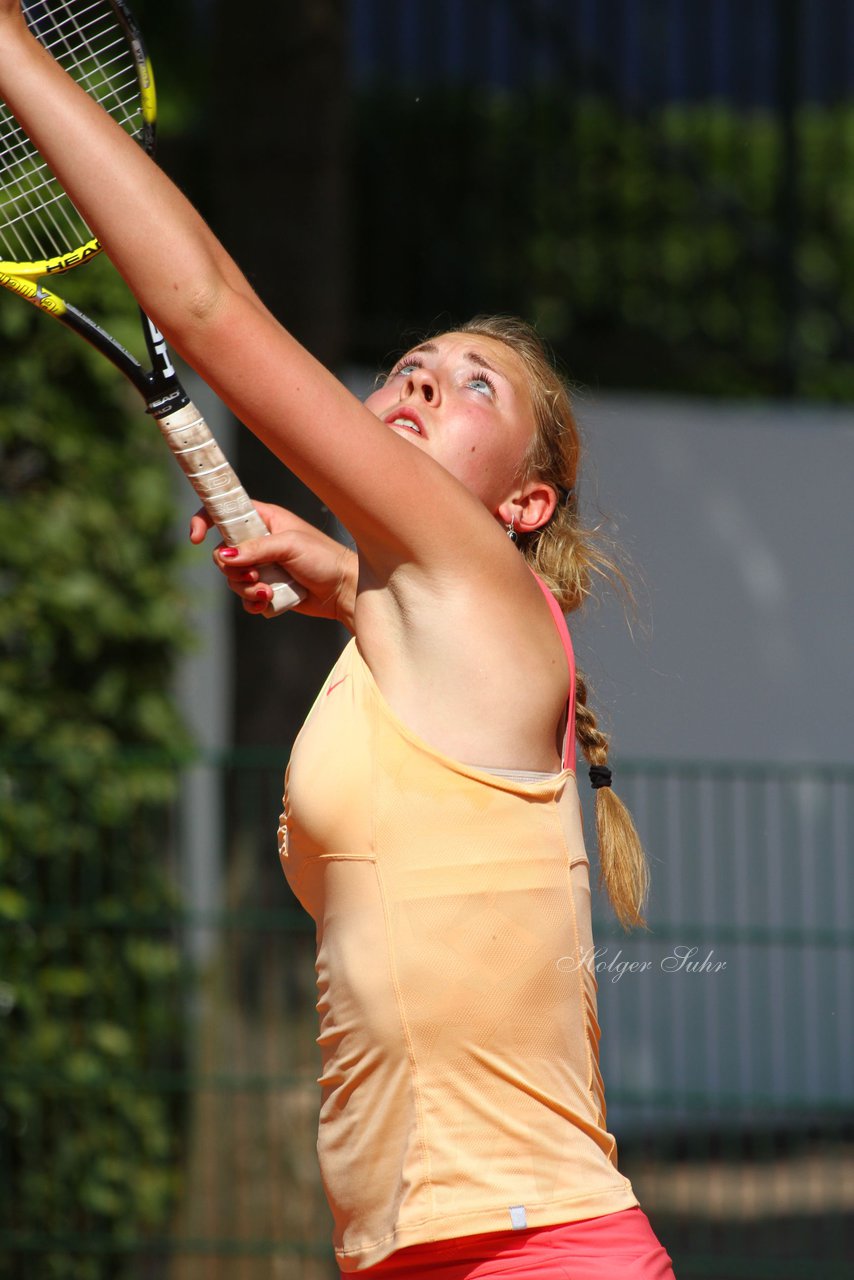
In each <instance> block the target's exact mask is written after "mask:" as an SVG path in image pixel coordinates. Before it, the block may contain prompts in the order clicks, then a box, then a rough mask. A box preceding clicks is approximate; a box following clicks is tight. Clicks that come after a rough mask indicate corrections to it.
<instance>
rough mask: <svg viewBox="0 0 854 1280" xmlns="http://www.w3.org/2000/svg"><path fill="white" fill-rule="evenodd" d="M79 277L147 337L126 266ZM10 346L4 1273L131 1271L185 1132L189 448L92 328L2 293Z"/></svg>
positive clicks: (2, 940) (3, 851)
mask: <svg viewBox="0 0 854 1280" xmlns="http://www.w3.org/2000/svg"><path fill="white" fill-rule="evenodd" d="M81 274H82V277H83V278H82V279H81V281H80V282H79V283H80V287H79V288H78V289H77V290H76V291H75V292H76V298H75V301H78V302H79V304H80V305H81V306H83V307H84V309H86V310H93V311H94V308H95V299H96V298H97V299H98V303H99V306H100V314H101V316H102V317H103V315H104V306H105V305H106V308H107V310H108V312H109V314H108V315H107V316H106V317H105V322H106V324H107V327H108V328H110V329H111V330H112V331H114V332H116V333H118V334H119V336H123V337H124V338H125V339H126V341H127V345H129V346H130V345H132V344H133V343H134V342H135V341H136V338H135V330H136V320H135V317H134V315H133V311H132V304H130V303H129V300H128V299H127V297H126V295H125V293H124V290H123V287H122V286H121V285H120V284H119V283H118V282H117V281H116V280H115V277H114V275H113V273H112V271H111V269H110V267H109V265H108V264H107V263H106V262H104V263H92V264H91V266H90V267H88V268H87V270H86V271H85V272H83V273H81ZM69 283H76V282H71V281H69ZM81 290H82V292H81ZM0 339H2V343H3V361H2V365H0V497H2V502H0V543H1V544H2V547H3V554H2V565H0V585H1V586H2V590H0V735H2V742H3V755H2V758H0V886H2V887H0V1037H2V1047H0V1062H2V1067H0V1071H2V1077H0V1078H2V1088H3V1097H2V1105H0V1168H2V1177H3V1182H4V1187H5V1188H6V1190H5V1193H4V1195H3V1197H2V1205H3V1207H2V1210H0V1230H2V1232H3V1234H4V1235H5V1236H6V1240H5V1244H4V1248H3V1249H2V1250H0V1257H2V1259H3V1260H2V1261H0V1276H2V1277H4V1280H5V1278H6V1277H8V1278H9V1280H11V1277H13V1276H16V1277H17V1276H20V1275H23V1274H35V1273H37V1274H39V1275H44V1276H46V1277H56V1278H57V1280H59V1278H60V1277H61V1278H62V1280H102V1278H104V1280H105V1278H106V1277H108V1276H109V1277H110V1280H115V1278H116V1277H119V1276H121V1275H122V1274H124V1268H125V1263H124V1261H123V1258H124V1257H125V1256H126V1255H125V1253H124V1252H122V1250H123V1249H124V1243H123V1242H126V1241H127V1239H128V1238H135V1237H139V1236H140V1235H143V1234H145V1233H146V1232H150V1231H153V1230H155V1229H157V1228H158V1227H161V1226H162V1225H163V1223H164V1220H165V1218H166V1216H167V1215H168V1213H169V1211H170V1206H171V1203H172V1200H173V1198H174V1194H175V1190H176V1184H175V1178H176V1175H175V1172H174V1167H175V1159H174V1157H175V1152H176V1144H177V1142H178V1135H179V1133H180V1124H179V1123H178V1122H179V1120H180V1109H179V1108H178V1107H177V1106H176V1103H175V1101H174V1098H175V1095H174V1094H173V1095H171V1096H170V1095H169V1094H168V1093H167V1094H166V1095H164V1094H163V1093H162V1092H161V1093H158V1092H157V1091H156V1090H155V1088H154V1087H153V1085H152V1083H151V1080H152V1078H153V1076H152V1073H159V1072H160V1073H162V1072H163V1071H164V1070H166V1069H168V1068H169V1067H170V1066H172V1065H174V1064H175V1063H176V1061H177V1058H178V1057H179V1053H180V1049H179V1039H178V1027H179V1021H178V1019H179V1014H180V1010H179V1009H178V1008H177V1007H176V1001H175V998H174V996H173V994H172V993H173V990H174V988H175V985H176V984H175V977H176V971H177V969H178V966H179V952H178V949H177V947H176V946H175V943H174V940H173V938H172V936H171V934H170V929H169V918H170V912H171V911H172V908H173V907H174V906H175V892H174V889H173V888H172V887H171V884H170V881H169V878H168V876H167V874H166V870H165V867H164V858H163V852H164V849H165V848H166V847H168V840H167V833H166V830H165V820H166V814H167V806H168V802H169V801H170V800H171V798H172V794H173V787H174V782H173V779H174V769H172V768H169V767H167V766H166V765H165V764H164V763H163V762H162V758H161V757H162V755H163V753H164V751H165V750H166V749H167V748H174V747H175V746H176V745H180V744H181V743H182V742H183V741H185V739H184V733H183V729H182V727H181V724H180V721H179V718H178V716H177V714H176V711H175V709H174V707H173V705H172V702H171V700H170V698H169V694H168V682H169V678H170V672H171V666H172V661H173V656H174V654H175V652H176V648H177V647H179V646H181V645H183V644H185V642H186V630H185V626H184V624H183V622H182V620H181V615H182V609H181V599H180V594H179V590H178V584H177V581H176V565H177V558H176V557H177V552H176V550H175V548H174V546H173V540H172V537H171V524H172V517H173V513H172V507H171V502H170V493H169V481H168V473H167V467H168V466H170V465H171V463H170V461H169V459H168V455H166V452H165V450H163V447H162V444H161V442H160V441H159V438H158V434H157V431H156V430H155V429H154V428H153V427H152V425H151V424H150V423H149V422H148V421H147V420H146V419H145V417H144V415H143V413H142V406H141V404H140V403H136V402H135V398H133V397H135V393H133V392H128V391H127V390H126V388H125V386H124V385H123V380H122V379H121V378H120V377H119V375H118V374H116V373H115V371H114V370H112V369H111V368H110V367H109V366H108V365H107V364H106V363H105V362H104V361H103V359H102V358H101V357H99V356H97V355H96V354H95V353H94V352H91V351H90V350H89V349H88V347H86V345H85V344H84V343H81V342H80V341H79V340H77V339H76V338H73V337H72V336H71V335H69V334H67V333H66V332H64V331H63V330H62V329H61V328H60V326H58V325H56V324H54V323H53V322H51V321H48V320H47V319H45V318H43V317H40V316H38V315H37V314H36V313H35V312H34V311H31V310H30V309H29V308H28V307H26V306H24V305H23V304H21V303H20V302H18V301H17V300H15V299H11V298H6V297H5V296H4V297H3V298H2V299H0ZM45 371H49V376H45ZM129 748H133V749H134V751H133V752H129ZM129 926H133V927H132V931H131V929H130V928H129ZM93 1236H94V1237H97V1238H98V1239H99V1241H100V1246H99V1247H100V1250H101V1251H100V1252H96V1253H94V1254H93V1255H92V1256H89V1257H86V1256H84V1254H83V1253H82V1252H75V1248H74V1246H75V1243H76V1244H77V1245H78V1246H79V1244H80V1241H81V1239H82V1238H84V1237H88V1238H90V1239H91V1238H92V1237H93ZM39 1242H41V1244H40V1243H39ZM119 1245H121V1249H120V1250H119V1252H118V1253H113V1252H111V1250H112V1249H113V1248H114V1246H115V1247H118V1246H119ZM41 1249H44V1251H45V1252H44V1253H43V1255H42V1256H40V1257H39V1260H38V1264H37V1266H36V1268H35V1271H33V1270H32V1267H33V1263H32V1254H33V1251H34V1250H35V1251H40V1250H41Z"/></svg>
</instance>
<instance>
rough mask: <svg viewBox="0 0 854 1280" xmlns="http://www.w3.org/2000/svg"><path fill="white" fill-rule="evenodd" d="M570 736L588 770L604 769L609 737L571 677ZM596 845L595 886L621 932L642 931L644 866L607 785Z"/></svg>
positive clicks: (599, 804) (625, 814) (600, 792)
mask: <svg viewBox="0 0 854 1280" xmlns="http://www.w3.org/2000/svg"><path fill="white" fill-rule="evenodd" d="M575 736H576V738H577V739H578V745H579V746H580V747H581V750H582V752H583V753H584V758H585V760H586V761H587V763H588V764H589V765H593V766H596V765H599V766H602V765H607V763H608V746H609V742H608V737H607V734H604V733H603V732H602V730H601V729H600V728H599V727H598V725H597V723H596V717H595V716H594V714H593V712H592V711H591V710H590V708H589V707H588V705H587V683H586V681H585V679H584V676H583V675H582V674H581V672H580V671H577V672H576V673H575ZM595 809H596V840H597V843H598V845H599V883H600V885H604V886H605V891H606V893H607V894H608V899H609V901H610V903H611V906H612V907H613V908H614V914H615V915H616V917H617V919H618V920H619V922H620V924H621V925H622V926H623V928H624V929H631V928H632V927H634V926H636V925H639V926H641V927H646V921H645V920H644V918H643V905H644V902H645V900H646V896H647V893H648V891H649V867H648V866H647V861H646V856H645V854H644V851H643V846H642V844H641V842H640V837H639V836H638V833H637V831H636V829H635V824H634V822H633V821H632V815H631V814H630V813H629V811H628V809H627V808H626V806H625V805H624V804H623V802H622V800H621V799H620V797H619V796H618V795H616V794H615V792H614V791H613V790H612V788H611V786H610V783H609V784H608V785H607V786H602V787H597V788H596V800H595Z"/></svg>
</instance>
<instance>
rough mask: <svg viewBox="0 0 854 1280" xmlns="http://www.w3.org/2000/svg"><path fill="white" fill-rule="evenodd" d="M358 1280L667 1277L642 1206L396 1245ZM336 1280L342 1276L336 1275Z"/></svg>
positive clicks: (668, 1267) (668, 1265)
mask: <svg viewBox="0 0 854 1280" xmlns="http://www.w3.org/2000/svg"><path fill="white" fill-rule="evenodd" d="M349 1275H350V1276H356V1277H358V1280H373V1277H374V1276H376V1277H377V1278H378V1280H505V1278H507V1280H509V1278H510V1277H512V1280H674V1276H673V1263H672V1262H671V1260H670V1258H669V1257H668V1255H667V1254H666V1253H665V1251H664V1249H663V1248H662V1247H661V1245H660V1244H659V1242H658V1240H657V1238H656V1236H655V1233H654V1232H653V1229H652V1227H651V1226H650V1225H649V1220H648V1218H647V1216H646V1214H645V1213H644V1212H643V1210H642V1209H640V1208H638V1207H635V1208H633V1209H623V1210H621V1212H619V1213H608V1214H605V1215H604V1216H602V1217H598V1218H586V1219H584V1220H583V1221H582V1222H567V1223H563V1224H560V1225H559V1226H554V1227H535V1228H533V1229H532V1230H530V1231H495V1232H492V1233H490V1234H489V1235H477V1236H463V1237H460V1238H459V1239H455V1240H437V1241H435V1242H432V1243H430V1244H416V1245H411V1246H410V1247H409V1248H406V1249H398V1250H397V1251H396V1252H395V1253H393V1254H391V1255H390V1256H389V1257H388V1258H384V1259H383V1261H382V1262H378V1263H377V1264H376V1266H373V1267H367V1268H366V1269H364V1270H362V1271H355V1272H352V1271H351V1272H350V1273H349ZM342 1280H348V1276H347V1275H342Z"/></svg>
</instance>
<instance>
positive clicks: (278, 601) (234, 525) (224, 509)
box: [157, 403, 305, 618]
mask: <svg viewBox="0 0 854 1280" xmlns="http://www.w3.org/2000/svg"><path fill="white" fill-rule="evenodd" d="M157 425H158V427H159V428H160V432H161V435H162V436H163V439H164V440H165V441H166V443H167V444H168V446H169V448H170V449H171V451H172V453H173V454H174V455H175V458H176V459H177V461H178V465H179V467H180V468H181V470H182V471H183V472H184V475H185V476H186V477H187V479H188V480H189V481H190V484H191V485H192V486H193V488H194V489H195V491H196V493H197V494H198V495H199V497H200V498H201V500H202V502H203V504H204V506H205V510H206V511H207V513H208V515H209V516H210V518H211V519H212V520H213V522H214V524H215V525H216V527H217V529H219V531H220V533H221V534H222V540H223V542H224V543H225V544H226V545H227V546H229V547H234V546H237V545H238V543H240V542H246V541H248V539H249V538H263V537H265V536H266V535H267V534H269V529H268V528H267V526H266V525H265V523H264V521H263V520H262V519H261V517H260V516H259V515H258V512H257V511H256V510H255V508H254V507H253V505H252V502H251V501H250V498H249V495H248V493H247V492H246V490H245V489H244V488H243V485H242V484H241V483H240V481H239V480H238V478H237V476H236V474H235V472H234V470H233V468H232V467H231V465H230V463H229V461H228V459H227V458H226V456H225V454H224V453H223V451H222V449H220V447H219V445H218V444H217V442H216V440H215V439H214V437H213V436H212V435H211V430H210V427H209V426H208V424H207V423H206V422H205V420H204V418H203V417H202V415H201V414H200V413H199V411H198V409H197V408H196V406H195V405H194V404H192V403H191V404H186V405H184V407H183V409H178V410H177V411H176V412H175V413H170V414H169V416H168V417H166V418H160V419H159V421H158V423H157ZM280 575H281V570H279V569H275V570H274V569H273V568H272V566H270V567H268V568H264V569H262V570H261V573H260V577H261V581H262V582H266V583H267V584H268V585H269V586H270V587H272V590H273V599H272V600H271V602H270V604H269V605H268V607H267V608H266V609H265V610H264V617H265V618H273V617H275V616H276V614H278V613H284V612H285V611H286V610H288V609H292V608H293V607H294V605H295V604H299V602H300V600H303V599H304V598H305V592H304V591H303V590H302V588H301V587H298V586H297V585H296V583H294V582H291V580H290V579H285V580H284V581H281V579H280ZM275 579H279V580H275Z"/></svg>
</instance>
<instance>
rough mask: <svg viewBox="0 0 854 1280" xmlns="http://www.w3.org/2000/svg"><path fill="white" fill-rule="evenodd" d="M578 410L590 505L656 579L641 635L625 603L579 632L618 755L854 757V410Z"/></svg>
mask: <svg viewBox="0 0 854 1280" xmlns="http://www.w3.org/2000/svg"><path fill="white" fill-rule="evenodd" d="M577 410H578V416H579V419H580V421H581V423H582V427H583V429H584V431H585V436H586V439H587V443H588V459H587V460H588V461H589V462H590V463H591V464H592V465H591V466H590V467H589V468H588V470H587V473H586V475H585V478H584V481H583V484H582V491H583V500H586V499H587V498H589V497H590V496H591V495H592V496H593V498H594V500H598V504H599V507H600V508H601V510H602V511H603V512H605V513H606V514H608V515H611V516H613V517H615V518H616V519H617V522H618V525H619V532H618V538H619V540H620V542H621V543H622V544H623V545H624V546H625V547H626V548H627V549H628V550H629V551H630V553H631V555H632V557H633V559H634V561H635V563H636V565H637V567H638V568H639V569H640V570H641V573H642V581H641V582H640V584H639V592H638V594H639V600H640V604H641V624H642V627H641V628H640V629H639V628H638V627H635V628H634V633H635V634H634V638H633V639H632V637H631V636H630V635H629V633H628V630H627V628H626V626H625V625H624V623H623V621H622V616H621V614H620V612H619V609H618V608H617V607H616V606H615V605H614V604H613V603H610V604H608V605H606V606H604V607H603V608H601V609H600V610H599V611H598V612H595V611H593V612H590V613H589V614H588V616H587V617H586V618H584V619H578V620H576V621H575V623H574V624H573V632H574V635H575V639H576V648H577V651H578V657H579V663H580V664H581V665H583V666H584V667H585V669H588V670H589V673H590V675H591V677H592V678H593V680H594V682H595V688H596V692H597V695H598V701H599V703H601V705H602V706H603V708H604V709H605V710H606V718H608V719H609V720H611V721H612V723H611V724H610V725H609V727H611V728H613V732H614V748H615V751H616V753H617V754H618V755H619V754H622V755H624V756H632V757H650V756H651V757H678V758H690V757H699V758H708V759H730V758H736V759H751V760H766V761H791V760H796V761H813V760H822V761H834V762H850V761H854V733H852V712H854V673H852V659H853V658H854V652H852V648H853V646H852V641H853V640H854V591H852V565H854V501H852V490H853V489H854V415H852V413H851V412H849V411H848V410H847V409H837V408H827V409H821V408H816V407H808V406H797V407H793V406H788V405H777V404H749V403H744V404H727V403H720V402H706V401H692V400H681V399H668V398H645V397H640V396H637V395H632V396H616V395H601V396H593V395H590V396H589V397H584V398H581V399H580V400H579V401H578V403H577ZM597 490H598V493H597ZM593 509H594V510H595V502H594V507H593Z"/></svg>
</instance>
